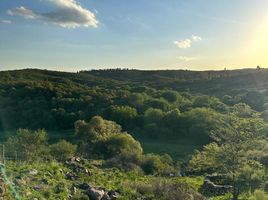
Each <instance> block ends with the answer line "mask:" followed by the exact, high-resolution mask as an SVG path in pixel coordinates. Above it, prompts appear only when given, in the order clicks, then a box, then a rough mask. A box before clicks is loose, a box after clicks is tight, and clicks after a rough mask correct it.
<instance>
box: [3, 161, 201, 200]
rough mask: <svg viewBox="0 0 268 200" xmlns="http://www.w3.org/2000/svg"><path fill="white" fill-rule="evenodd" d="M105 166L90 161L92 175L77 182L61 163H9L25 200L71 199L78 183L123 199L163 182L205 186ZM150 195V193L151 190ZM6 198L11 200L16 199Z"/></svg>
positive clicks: (190, 180)
mask: <svg viewBox="0 0 268 200" xmlns="http://www.w3.org/2000/svg"><path fill="white" fill-rule="evenodd" d="M102 164H103V161H101V160H100V161H97V160H92V161H86V163H85V164H84V167H86V168H87V169H88V170H89V171H90V172H91V173H92V175H90V176H88V175H86V174H85V173H84V172H81V173H78V176H79V178H78V180H77V181H71V180H67V179H65V173H66V172H69V171H70V169H68V168H67V167H66V166H65V165H64V164H62V163H58V162H48V163H32V164H26V163H20V164H19V165H18V164H16V163H14V162H8V163H7V164H6V168H7V174H8V177H9V178H10V180H11V181H12V182H13V183H15V184H14V187H15V189H16V191H17V192H18V194H19V196H20V199H21V200H26V199H34V198H38V199H51V200H52V199H67V198H68V195H69V193H70V188H71V186H72V185H73V184H76V183H89V184H90V185H91V186H100V187H104V188H106V189H109V190H111V189H112V190H116V189H120V191H121V192H122V193H121V198H120V199H124V200H127V199H133V197H138V196H139V193H138V192H137V190H136V188H133V187H132V186H133V185H137V186H139V185H143V186H144V187H145V186H150V185H152V184H153V183H156V182H159V181H160V182H161V181H164V182H170V183H186V184H187V185H188V186H189V187H190V188H192V189H193V190H195V191H197V190H198V189H199V188H200V187H201V185H202V183H203V178H202V177H193V178H191V177H174V178H165V177H156V176H145V175H143V174H140V173H137V172H135V171H130V172H125V171H121V170H119V169H117V168H104V167H103V166H102ZM32 169H36V170H37V172H38V173H37V174H36V175H30V174H29V171H30V170H32ZM22 180H23V181H22ZM18 183H19V184H18ZM35 186H40V189H39V190H35V189H34V187H35ZM146 188H147V187H145V188H144V189H146ZM146 192H147V193H148V192H149V191H146ZM80 195H82V191H80V190H78V191H77V196H80ZM147 195H149V194H147ZM6 199H7V200H11V199H12V198H6ZM77 199H80V198H77Z"/></svg>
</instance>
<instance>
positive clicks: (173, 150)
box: [137, 138, 203, 161]
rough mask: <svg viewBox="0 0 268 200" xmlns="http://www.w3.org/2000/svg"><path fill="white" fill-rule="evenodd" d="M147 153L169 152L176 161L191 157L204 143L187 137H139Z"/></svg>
mask: <svg viewBox="0 0 268 200" xmlns="http://www.w3.org/2000/svg"><path fill="white" fill-rule="evenodd" d="M137 139H138V140H139V141H140V143H141V145H142V147H143V150H144V152H145V153H157V154H165V153H167V154H169V155H170V156H171V157H172V158H173V159H174V160H175V161H183V160H187V159H189V158H190V156H191V155H192V154H193V153H194V151H195V150H198V149H201V148H202V146H203V145H202V144H197V143H196V142H194V141H192V140H186V139H174V140H164V139H144V138H137Z"/></svg>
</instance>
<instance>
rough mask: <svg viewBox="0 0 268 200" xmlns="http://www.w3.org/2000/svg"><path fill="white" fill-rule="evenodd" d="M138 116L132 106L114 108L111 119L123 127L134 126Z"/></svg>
mask: <svg viewBox="0 0 268 200" xmlns="http://www.w3.org/2000/svg"><path fill="white" fill-rule="evenodd" d="M137 115H138V113H137V110H136V109H135V108H132V107H130V106H112V107H111V109H110V118H111V119H112V120H113V121H115V122H117V123H118V124H120V125H121V126H123V127H130V125H131V124H132V125H133V122H134V120H135V118H136V117H137Z"/></svg>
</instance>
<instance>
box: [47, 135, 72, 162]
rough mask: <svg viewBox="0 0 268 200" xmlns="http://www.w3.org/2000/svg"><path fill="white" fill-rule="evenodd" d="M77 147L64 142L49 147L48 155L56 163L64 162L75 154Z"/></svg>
mask: <svg viewBox="0 0 268 200" xmlns="http://www.w3.org/2000/svg"><path fill="white" fill-rule="evenodd" d="M76 149H77V146H76V145H73V144H71V143H69V142H67V141H65V140H61V141H59V142H58V143H56V144H52V145H50V154H51V155H52V157H53V158H55V159H56V160H58V161H65V160H67V159H68V158H70V157H72V156H74V155H75V153H76Z"/></svg>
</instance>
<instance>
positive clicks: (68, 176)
mask: <svg viewBox="0 0 268 200" xmlns="http://www.w3.org/2000/svg"><path fill="white" fill-rule="evenodd" d="M65 177H66V179H68V180H72V181H75V180H77V179H78V175H77V174H76V173H74V172H67V173H66V174H65Z"/></svg>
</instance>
